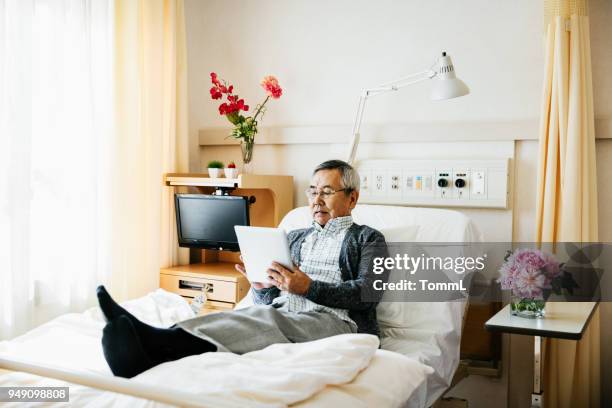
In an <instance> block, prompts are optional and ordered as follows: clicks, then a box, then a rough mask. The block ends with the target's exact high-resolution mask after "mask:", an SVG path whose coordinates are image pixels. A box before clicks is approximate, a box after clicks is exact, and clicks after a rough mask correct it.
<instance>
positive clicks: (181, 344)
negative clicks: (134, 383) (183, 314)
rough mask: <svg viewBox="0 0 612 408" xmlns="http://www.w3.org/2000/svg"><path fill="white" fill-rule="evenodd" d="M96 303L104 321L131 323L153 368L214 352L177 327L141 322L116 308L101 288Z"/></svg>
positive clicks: (207, 343)
mask: <svg viewBox="0 0 612 408" xmlns="http://www.w3.org/2000/svg"><path fill="white" fill-rule="evenodd" d="M96 294H97V296H98V303H99V304H100V309H102V314H103V315H104V318H105V319H106V321H107V322H113V321H114V320H116V319H118V318H119V317H124V318H126V319H128V320H129V321H130V323H131V324H132V330H133V331H134V332H135V333H136V335H137V337H138V339H139V341H140V343H141V345H142V347H143V350H144V352H145V353H146V354H147V356H149V358H150V360H151V361H152V362H153V363H154V365H157V364H161V363H163V362H165V361H172V360H178V359H180V358H183V357H186V356H191V355H194V354H202V353H207V352H210V351H217V346H215V345H214V344H212V343H210V342H208V341H206V340H204V339H202V338H200V337H197V336H194V335H192V334H190V333H188V332H187V331H185V330H183V329H181V328H180V327H176V326H173V327H171V328H169V329H160V328H157V327H153V326H150V325H148V324H146V323H144V322H141V321H140V320H138V318H136V317H135V316H134V315H132V314H131V313H130V312H128V311H127V310H125V309H124V308H122V307H121V306H119V304H117V302H115V301H114V300H113V298H112V297H111V296H110V295H109V294H108V292H107V291H106V289H105V288H104V286H98V289H97V291H96Z"/></svg>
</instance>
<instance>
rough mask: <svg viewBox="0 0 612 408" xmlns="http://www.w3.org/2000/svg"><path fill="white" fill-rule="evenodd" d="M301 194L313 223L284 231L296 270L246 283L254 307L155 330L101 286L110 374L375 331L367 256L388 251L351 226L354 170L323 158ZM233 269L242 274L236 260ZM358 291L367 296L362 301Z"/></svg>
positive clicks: (271, 272) (374, 234)
mask: <svg viewBox="0 0 612 408" xmlns="http://www.w3.org/2000/svg"><path fill="white" fill-rule="evenodd" d="M306 196H307V197H308V203H309V207H310V211H311V213H312V217H313V222H312V226H311V227H309V228H305V229H300V230H295V231H292V232H290V233H289V234H288V239H289V245H290V249H291V256H292V258H293V262H294V267H293V268H292V269H287V268H285V267H283V266H282V265H280V264H278V263H273V264H272V265H271V266H270V268H269V269H268V271H267V272H268V282H252V294H253V297H254V300H255V303H256V304H255V305H254V306H251V307H248V308H245V309H241V310H236V311H234V312H223V313H215V314H210V315H205V316H199V317H196V318H193V319H189V320H186V321H183V322H180V323H178V324H176V325H175V326H172V327H171V328H169V329H158V328H154V327H151V326H149V325H146V324H145V323H142V322H141V321H139V320H138V319H136V318H135V317H134V316H132V315H131V314H129V313H128V312H127V311H125V310H124V309H123V308H121V307H120V306H119V305H118V304H117V303H115V302H114V301H113V300H112V298H111V297H110V296H109V294H108V293H107V292H106V290H105V289H104V287H99V288H98V300H99V303H100V307H101V309H102V312H103V314H104V316H105V317H106V319H107V321H108V324H107V325H106V327H105V328H104V332H103V337H102V346H103V349H104V356H105V357H106V360H107V362H108V364H109V366H110V368H111V370H112V371H113V373H114V374H115V375H118V376H122V377H133V376H134V375H137V374H139V373H140V372H142V371H145V370H147V369H149V368H151V367H153V366H155V365H157V364H160V363H163V362H166V361H172V360H176V359H179V358H182V357H185V356H189V355H193V354H201V353H205V352H210V351H231V352H234V353H239V354H242V353H246V352H249V351H253V350H259V349H262V348H264V347H266V346H269V345H271V344H275V343H289V342H291V343H299V342H305V341H311V340H317V339H320V338H324V337H329V336H334V335H337V334H345V333H357V332H360V333H370V334H374V335H378V324H377V322H376V305H377V301H378V299H379V296H377V295H376V294H375V293H374V294H373V292H371V291H368V289H369V288H371V287H372V281H373V279H374V276H373V273H372V262H373V259H374V258H375V257H384V256H386V254H387V250H386V244H385V239H384V237H383V235H382V234H381V233H380V232H378V231H376V230H374V229H372V228H370V227H367V226H365V225H357V224H355V223H353V219H352V217H351V211H352V210H353V208H355V205H356V204H357V200H358V198H359V175H358V174H357V172H356V171H355V170H354V169H353V168H352V167H351V166H350V165H349V164H347V163H345V162H343V161H340V160H331V161H327V162H324V163H322V164H320V165H319V166H317V168H316V169H315V170H314V172H313V174H312V179H311V182H310V186H309V187H308V189H307V190H306ZM236 269H237V270H238V271H240V272H241V273H246V272H245V270H244V268H243V266H241V265H236ZM382 278H383V279H384V278H385V277H384V276H383V277H382ZM377 279H380V276H377ZM364 293H369V294H370V296H368V299H367V301H364V299H363V295H364ZM372 294H373V296H372Z"/></svg>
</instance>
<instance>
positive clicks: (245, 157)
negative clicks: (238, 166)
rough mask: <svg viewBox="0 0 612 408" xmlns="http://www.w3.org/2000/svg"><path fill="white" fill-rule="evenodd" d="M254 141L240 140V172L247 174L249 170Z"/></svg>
mask: <svg viewBox="0 0 612 408" xmlns="http://www.w3.org/2000/svg"><path fill="white" fill-rule="evenodd" d="M254 147H255V142H253V141H242V143H240V149H241V150H242V163H243V166H242V172H243V173H245V174H249V173H250V172H251V161H252V160H253V148H254Z"/></svg>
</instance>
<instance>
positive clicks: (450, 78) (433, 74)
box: [347, 52, 470, 164]
mask: <svg viewBox="0 0 612 408" xmlns="http://www.w3.org/2000/svg"><path fill="white" fill-rule="evenodd" d="M428 79H433V80H434V84H433V87H432V89H431V99H432V100H434V101H440V100H444V99H451V98H456V97H458V96H463V95H467V94H468V93H470V90H469V88H468V87H467V85H466V84H465V83H464V82H463V81H462V80H460V79H459V78H457V76H456V75H455V68H454V67H453V62H452V61H451V57H450V56H449V55H446V52H443V53H442V56H441V57H440V58H438V60H437V61H436V62H435V63H434V64H433V65H432V66H431V68H429V69H428V70H426V71H422V72H417V73H416V74H412V75H408V76H406V77H403V78H400V79H397V80H395V81H392V82H387V83H385V84H382V85H379V86H377V87H375V88H370V89H365V90H364V91H363V93H362V94H361V97H360V98H359V107H358V108H357V115H356V116H355V124H354V125H353V138H352V139H351V145H350V149H349V156H348V160H347V163H349V164H353V162H354V160H355V155H356V154H357V146H358V145H359V128H360V127H361V122H362V120H363V111H364V109H365V104H366V101H367V100H368V98H369V97H371V96H377V95H380V94H383V93H387V92H391V91H397V90H399V89H401V88H404V87H406V86H408V85H413V84H416V83H419V82H423V81H427V80H428Z"/></svg>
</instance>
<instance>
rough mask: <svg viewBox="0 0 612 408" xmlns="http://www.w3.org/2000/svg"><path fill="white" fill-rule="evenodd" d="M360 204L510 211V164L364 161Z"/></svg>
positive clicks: (360, 168)
mask: <svg viewBox="0 0 612 408" xmlns="http://www.w3.org/2000/svg"><path fill="white" fill-rule="evenodd" d="M356 167H357V170H358V171H359V175H360V177H361V193H360V198H359V201H360V202H361V203H370V204H399V205H423V206H437V207H480V208H508V203H509V196H510V160H509V159H497V160H362V161H359V162H358V163H357V164H356Z"/></svg>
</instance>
